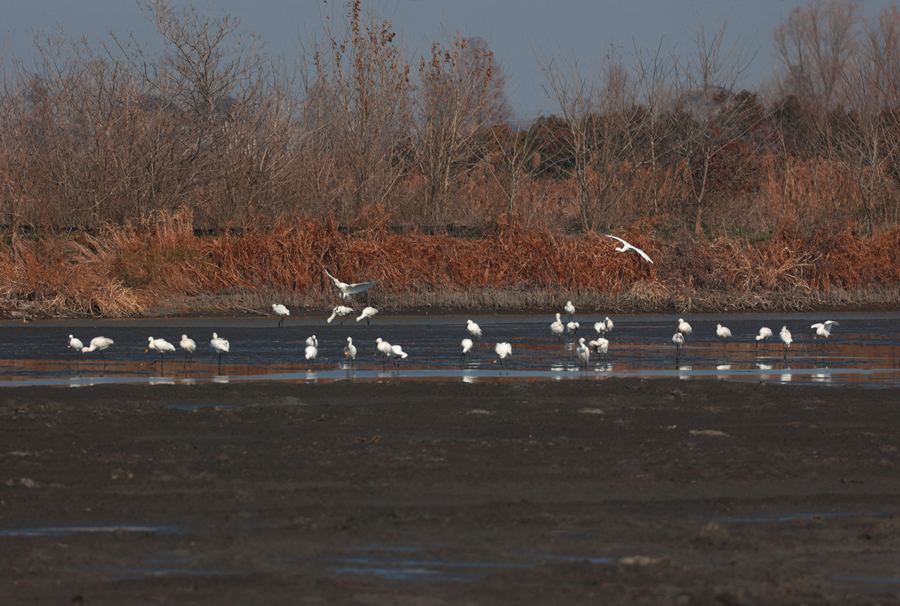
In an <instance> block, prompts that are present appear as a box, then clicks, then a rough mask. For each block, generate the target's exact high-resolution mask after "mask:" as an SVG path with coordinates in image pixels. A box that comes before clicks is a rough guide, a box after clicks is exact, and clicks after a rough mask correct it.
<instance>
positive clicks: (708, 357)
mask: <svg viewBox="0 0 900 606" xmlns="http://www.w3.org/2000/svg"><path fill="white" fill-rule="evenodd" d="M294 313H295V314H297V312H294ZM604 317H605V316H603V315H595V314H591V315H587V314H576V316H575V320H577V321H579V323H580V324H581V326H580V328H579V329H578V331H577V332H576V333H575V335H574V336H575V338H574V339H569V338H565V339H558V338H556V337H554V336H552V335H551V332H550V324H551V322H553V321H554V320H555V318H554V315H553V314H549V313H548V314H531V315H486V316H465V315H459V316H454V315H438V316H430V315H415V316H411V315H392V314H390V313H387V312H382V313H380V314H378V315H377V316H375V318H374V319H373V320H372V323H371V325H366V324H363V323H360V324H354V322H353V320H352V319H351V320H345V321H344V323H343V324H339V323H338V321H337V320H335V321H334V322H333V323H332V324H327V323H326V321H325V319H326V316H322V315H315V316H312V315H307V316H297V315H294V316H292V317H290V318H288V319H287V320H286V321H285V324H284V326H283V327H282V328H279V327H278V326H277V318H265V317H243V318H164V319H129V320H65V321H64V320H45V321H40V322H35V323H31V324H25V323H21V322H12V321H9V322H0V386H13V385H35V384H45V385H62V386H81V385H90V384H96V383H113V382H146V383H149V384H159V383H164V384H165V383H202V382H210V381H213V382H228V381H248V380H251V381H252V380H282V381H295V382H316V381H333V380H347V379H349V380H355V381H373V380H385V379H390V380H398V379H399V380H403V379H415V380H429V379H434V380H459V381H466V382H484V381H497V380H502V381H509V380H570V379H577V380H602V379H606V378H609V377H613V376H640V377H648V378H649V377H678V378H684V379H694V378H710V377H711V378H721V379H728V380H744V381H767V382H777V383H804V384H831V385H843V384H847V383H858V384H864V385H870V386H873V387H889V386H900V313H893V312H848V313H829V314H819V313H803V314H728V315H724V314H721V315H711V314H694V315H685V316H684V318H685V319H686V320H687V321H688V322H690V323H691V325H692V327H693V334H692V335H691V336H689V337H688V338H687V346H686V348H685V349H684V350H683V351H682V353H681V354H680V355H679V356H676V352H675V347H674V345H673V344H672V340H671V339H672V335H673V334H674V333H675V329H676V325H677V320H678V317H679V316H677V315H613V316H610V317H611V318H612V320H613V321H614V322H615V327H614V329H613V331H612V332H611V333H610V334H609V335H608V339H609V342H610V345H609V353H608V354H607V355H606V356H598V355H592V356H591V358H590V362H589V364H588V366H587V367H586V368H580V367H579V364H578V361H577V359H576V356H575V348H576V347H577V344H578V341H577V339H578V338H579V337H585V338H588V339H594V338H596V337H597V333H596V332H595V330H594V323H595V322H597V321H599V320H602V319H603V318H604ZM467 319H471V320H473V321H475V322H477V323H478V324H479V325H480V326H481V329H482V331H483V333H484V334H483V338H482V339H481V340H480V341H477V342H476V343H475V347H474V349H473V351H472V352H471V353H470V354H469V356H468V357H467V358H466V359H465V360H462V361H461V360H460V352H461V347H460V341H461V340H462V339H464V338H466V337H468V336H469V335H468V334H467V332H466V320H467ZM563 320H564V321H565V320H566V317H565V315H563ZM825 320H835V321H837V322H839V325H838V326H834V327H833V329H832V335H831V337H830V338H829V339H828V340H827V341H823V340H816V339H814V333H815V331H814V330H812V329H811V328H810V325H811V324H813V323H816V322H823V321H825ZM717 323H722V324H723V325H725V326H727V327H728V328H730V329H731V331H732V333H733V335H734V338H733V339H732V340H731V341H729V342H728V343H726V344H724V345H723V344H722V342H721V341H719V339H718V338H717V336H716V324H717ZM762 326H767V327H769V328H771V329H772V331H773V332H774V333H775V336H774V338H773V339H771V340H770V341H769V342H768V343H767V344H764V345H763V346H761V347H760V348H759V349H757V348H756V340H755V336H756V334H757V333H758V331H759V328H760V327H762ZM782 326H787V327H788V329H789V330H790V331H791V332H792V334H793V338H794V343H793V345H791V347H790V348H789V349H788V350H787V352H786V355H785V350H784V348H783V347H782V344H781V342H780V341H779V340H778V332H779V331H780V330H781V327H782ZM213 332H216V333H218V335H219V336H220V337H222V338H225V339H228V341H229V342H230V346H231V351H230V353H229V354H228V355H227V356H225V357H224V358H223V359H222V361H221V365H220V364H219V360H218V358H217V356H216V354H215V352H214V351H213V349H212V348H211V346H210V343H209V341H210V339H211V337H212V333H213ZM70 334H72V335H74V336H76V337H78V338H79V339H81V340H82V341H83V342H84V344H85V345H87V344H88V343H89V342H90V340H91V338H93V337H96V336H100V335H102V336H105V337H109V338H111V339H113V340H114V341H115V344H114V345H111V346H110V347H109V348H108V349H107V350H106V351H105V352H104V356H105V361H104V358H102V357H101V355H100V354H99V353H98V352H96V351H95V352H90V353H76V352H73V351H72V350H71V349H69V348H67V347H66V345H67V344H68V336H69V335H70ZM182 334H187V335H188V336H190V337H191V338H193V339H194V340H195V341H196V342H197V351H196V353H195V354H194V356H193V358H192V359H191V360H187V361H186V360H185V357H184V354H183V352H182V351H181V349H180V348H179V347H178V343H179V341H180V340H181V335H182ZM311 335H316V337H317V339H318V341H319V348H318V350H319V353H318V358H317V359H316V360H315V363H314V364H311V365H309V364H307V362H306V360H305V358H304V349H305V347H306V343H305V340H306V338H307V337H309V336H311ZM149 336H153V337H155V338H163V339H166V340H168V341H169V342H171V343H172V344H173V345H175V347H176V348H177V351H176V352H175V353H171V354H166V355H165V356H164V358H163V359H162V360H160V355H159V354H158V353H156V352H153V351H149V352H148V351H146V348H147V342H148V340H147V338H148V337H149ZM347 337H352V338H353V342H354V344H355V345H356V347H357V348H358V352H359V353H358V355H357V359H356V363H355V364H353V365H352V366H351V365H349V364H347V362H346V359H345V356H344V353H343V352H344V346H345V345H346V343H347ZM379 337H380V338H382V339H384V340H386V341H388V342H390V343H393V344H398V345H401V346H402V348H403V350H404V351H405V352H406V353H407V354H408V357H407V358H406V359H405V360H402V362H401V363H400V364H399V366H393V365H392V364H391V362H389V361H385V360H383V358H381V357H376V355H375V352H376V349H375V339H376V338H379ZM499 341H506V342H509V343H510V344H511V345H512V358H511V359H510V361H509V364H508V365H505V364H504V365H503V367H502V368H501V366H500V365H499V364H498V363H497V355H496V354H495V353H494V345H495V343H497V342H499Z"/></svg>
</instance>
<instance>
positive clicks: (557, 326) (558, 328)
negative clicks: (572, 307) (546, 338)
mask: <svg viewBox="0 0 900 606" xmlns="http://www.w3.org/2000/svg"><path fill="white" fill-rule="evenodd" d="M561 315H562V314H556V322H553V323H552V324H551V325H550V333H551V334H552V335H553V336H554V337H561V336H562V334H563V331H565V330H566V326H565V324H563V323H562V320H560V316H561Z"/></svg>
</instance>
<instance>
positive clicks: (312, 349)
mask: <svg viewBox="0 0 900 606" xmlns="http://www.w3.org/2000/svg"><path fill="white" fill-rule="evenodd" d="M303 355H304V356H305V357H306V366H307V368H309V367H310V366H311V365H312V364H313V362H315V361H316V356H318V355H319V348H318V347H316V346H315V345H307V346H306V349H305V350H304V352H303Z"/></svg>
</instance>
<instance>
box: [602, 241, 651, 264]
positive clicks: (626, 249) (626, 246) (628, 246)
mask: <svg viewBox="0 0 900 606" xmlns="http://www.w3.org/2000/svg"><path fill="white" fill-rule="evenodd" d="M603 235H605V236H606V237H607V238H612V239H613V240H618V241H619V242H621V243H622V252H629V251H631V252H636V253H637V254H639V255H640V256H642V257H643V258H644V259H646V260H647V261H649V262H650V263H653V259H651V258H650V255H648V254H647V253H645V252H644V251H642V250H641V249H640V248H637V247H636V246H632V245H631V244H629V243H628V242H626V241H625V240H623V239H622V238H620V237H618V236H614V235H612V234H603Z"/></svg>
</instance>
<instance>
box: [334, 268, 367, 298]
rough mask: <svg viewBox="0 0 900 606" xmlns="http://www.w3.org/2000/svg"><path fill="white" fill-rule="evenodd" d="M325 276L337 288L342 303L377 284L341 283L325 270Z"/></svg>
mask: <svg viewBox="0 0 900 606" xmlns="http://www.w3.org/2000/svg"><path fill="white" fill-rule="evenodd" d="M325 275H326V276H328V277H329V278H331V279H332V280H333V281H334V285H335V286H336V287H337V289H338V291H339V292H340V296H341V299H343V300H344V301H349V300H350V298H351V297H352V296H353V295H355V294H356V293H360V292H363V291H366V290H369V289H370V288H372V287H373V286H375V285H376V284H378V282H358V283H356V284H347V283H346V282H341V281H340V280H338V279H337V278H335V277H334V276H332V275H331V274H330V273H328V270H327V269H326V270H325Z"/></svg>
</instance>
